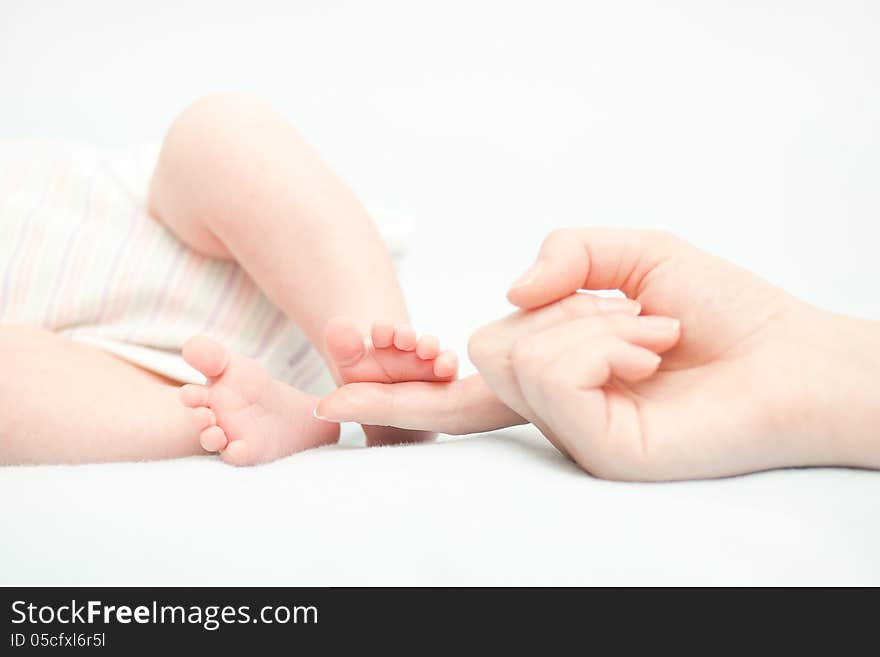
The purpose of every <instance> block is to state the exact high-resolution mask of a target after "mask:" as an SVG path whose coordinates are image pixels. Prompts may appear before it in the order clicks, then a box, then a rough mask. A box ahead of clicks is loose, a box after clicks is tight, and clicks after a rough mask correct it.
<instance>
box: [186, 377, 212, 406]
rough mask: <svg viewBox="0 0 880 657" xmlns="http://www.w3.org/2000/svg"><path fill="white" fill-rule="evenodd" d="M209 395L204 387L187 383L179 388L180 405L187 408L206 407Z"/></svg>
mask: <svg viewBox="0 0 880 657" xmlns="http://www.w3.org/2000/svg"><path fill="white" fill-rule="evenodd" d="M209 397H210V394H209V393H208V389H207V388H206V387H205V386H198V385H195V384H192V383H187V384H186V385H185V386H182V387H181V388H180V403H181V404H183V405H184V406H186V407H188V408H198V407H199V406H207V405H208V399H209Z"/></svg>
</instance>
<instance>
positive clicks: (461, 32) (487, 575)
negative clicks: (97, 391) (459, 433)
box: [0, 0, 880, 584]
mask: <svg viewBox="0 0 880 657" xmlns="http://www.w3.org/2000/svg"><path fill="white" fill-rule="evenodd" d="M180 4H183V3H171V2H159V1H152V2H144V3H131V2H109V1H100V2H99V1H94V2H88V3H64V2H47V1H46V0H36V1H34V2H27V3H25V2H12V1H11V0H0V81H2V82H0V132H2V133H3V134H8V135H13V136H20V135H36V136H51V137H61V138H77V139H83V140H86V141H93V142H97V143H101V144H111V145H123V144H131V143H141V142H144V141H151V140H154V139H157V138H159V137H161V134H162V130H163V128H164V127H165V125H167V123H168V122H169V121H170V119H171V118H172V117H173V115H174V114H175V112H177V111H179V109H180V108H181V107H182V106H183V105H184V104H186V103H187V102H189V101H191V100H192V99H194V98H196V97H198V96H199V95H201V94H204V93H206V92H209V91H214V90H221V89H237V90H244V91H249V92H253V93H255V94H257V95H260V96H263V97H265V98H266V99H267V100H269V101H270V102H271V103H272V104H274V105H275V106H276V107H278V108H279V109H280V110H281V111H282V112H284V113H285V114H286V115H288V116H290V117H291V119H292V120H294V121H295V122H296V123H297V124H298V125H299V127H300V128H301V130H302V131H303V132H304V133H305V134H306V136H307V137H308V138H309V139H310V140H311V141H312V142H313V143H314V144H315V145H316V146H317V147H318V148H319V149H320V150H321V152H322V153H323V154H324V155H325V157H326V158H327V159H328V160H329V161H330V162H332V163H333V164H334V165H335V166H337V168H338V169H339V170H340V171H341V172H342V173H343V175H344V176H345V177H346V178H347V179H348V180H349V181H350V182H351V183H352V185H353V186H354V187H355V189H356V190H357V191H358V193H359V194H360V195H361V196H362V198H363V199H364V200H365V202H366V203H367V204H368V205H370V206H379V207H386V208H389V209H392V210H397V211H399V212H400V213H402V214H405V215H408V216H412V217H415V218H416V219H417V220H418V226H417V234H416V237H415V240H414V244H413V248H412V251H411V252H410V256H409V258H408V260H407V262H406V264H405V266H404V268H403V270H402V276H403V282H404V287H405V288H406V291H407V294H408V296H409V298H410V299H411V301H412V306H413V315H414V318H415V320H416V323H417V325H418V326H419V327H420V328H424V329H426V330H431V331H436V332H438V333H439V334H440V335H441V336H442V337H443V338H444V340H445V341H446V342H447V343H451V344H452V345H454V346H457V347H458V348H459V349H461V348H462V346H463V345H464V342H465V338H466V336H467V334H468V333H469V332H470V331H472V330H473V329H474V328H476V327H477V326H479V325H480V324H481V323H483V322H485V321H487V320H490V319H493V318H494V317H497V316H498V315H500V314H502V313H504V312H507V310H508V308H507V306H506V304H505V302H504V300H503V296H502V294H503V290H504V288H505V286H506V284H507V283H508V282H509V281H510V280H512V279H513V278H514V277H515V275H516V274H518V273H519V270H520V269H523V268H524V267H525V266H526V264H527V263H528V261H529V260H530V258H531V257H532V255H533V254H534V252H535V250H536V248H537V244H538V242H539V241H540V239H541V237H542V236H543V235H544V234H546V233H547V232H548V231H549V230H550V229H551V228H553V227H555V226H558V225H572V224H587V223H594V224H610V225H626V226H644V227H662V228H667V229H670V230H673V231H675V232H677V233H679V234H681V235H683V236H684V237H686V238H688V239H691V240H692V241H694V242H696V243H698V244H700V245H701V246H703V247H705V248H707V249H709V250H711V251H714V252H716V253H718V254H720V255H723V256H725V257H728V258H731V259H734V260H736V261H737V262H739V263H741V264H743V265H744V266H746V267H748V268H750V269H752V270H754V271H756V272H758V273H759V274H762V275H763V276H765V277H767V278H769V279H770V280H772V281H774V282H776V283H778V284H780V285H782V286H783V287H786V288H787V289H789V290H791V291H792V292H794V293H795V294H797V295H799V296H801V297H803V298H806V299H809V300H810V301H812V302H814V303H817V304H820V305H823V306H825V307H828V308H832V309H836V310H839V311H843V312H852V313H859V314H862V315H865V316H870V317H874V318H880V294H878V289H880V284H878V283H880V266H878V264H877V248H878V246H877V245H878V243H880V221H878V217H880V185H878V172H880V121H878V119H877V117H878V116H880V40H878V39H877V34H878V32H880V5H878V4H877V3H873V2H831V1H827V2H802V1H798V2H795V1H788V2H774V3H770V4H767V3H731V2H718V1H716V2H711V1H710V2H706V1H703V0H700V1H697V0H694V1H693V2H676V3H653V2H649V1H648V0H638V1H630V2H615V3H608V2H592V3H591V2H574V1H573V2H541V3H528V4H520V3H512V2H504V3H501V2H498V3H490V2H485V3H474V2H454V1H451V2H445V3H442V4H436V3H435V5H432V6H431V8H430V10H429V9H427V8H426V5H424V3H408V2H403V1H402V0H401V1H389V0H376V1H375V2H370V3H366V4H365V3H358V2H338V1H337V2H333V1H329V2H321V3H313V2H302V3H291V2H260V1H254V2H248V3H234V4H233V3H227V2H207V1H206V0H202V1H197V2H189V3H185V6H184V7H179V6H178V5H180ZM670 4H671V6H670ZM734 5H736V6H734ZM466 371H468V370H467V368H466ZM529 435H530V433H529V432H528V431H526V430H522V429H520V430H515V431H513V432H504V433H502V434H498V435H493V436H489V437H479V438H474V439H467V440H456V441H453V442H451V443H445V444H441V445H430V446H420V447H417V448H409V449H382V450H372V451H366V450H358V449H354V448H351V447H342V448H334V449H324V450H319V451H316V452H313V453H309V454H306V455H301V456H298V457H295V458H291V459H287V460H285V461H282V462H280V463H277V464H274V465H271V466H266V467H261V468H255V469H251V470H233V469H229V468H226V467H224V466H223V465H222V464H220V463H217V462H215V461H212V460H189V461H183V462H176V463H164V464H145V465H113V466H88V467H77V468H72V467H67V468H38V469H19V468H16V469H5V470H2V471H0V522H2V526H3V532H4V539H3V541H2V542H0V583H12V582H15V583H38V582H40V583H48V582H54V583H60V582H65V583H74V582H77V583H117V584H120V583H156V584H158V583H168V584H173V583H196V582H200V583H226V582H236V583H265V584H330V583H334V584H344V583H349V584H354V583H388V584H391V583H397V584H404V583H421V584H428V583H438V584H439V583H490V582H491V583H659V582H663V583H694V584H701V583H719V582H723V583H835V584H838V583H864V584H868V583H871V584H880V573H878V570H880V558H878V556H877V555H878V554H880V508H878V500H880V495H878V493H880V490H878V489H880V475H878V474H877V473H867V472H858V471H850V470H797V471H783V472H775V473H766V474H759V475H752V476H749V477H741V478H735V479H729V480H723V481H712V482H694V483H685V484H663V485H627V484H613V483H606V482H601V481H597V480H594V479H591V478H590V477H587V476H585V475H583V474H581V473H579V472H577V471H576V469H574V468H573V466H571V465H570V464H568V463H566V462H565V461H563V460H562V459H561V457H559V456H557V455H556V454H555V453H554V452H553V451H552V450H550V448H549V447H547V446H546V445H543V443H540V442H537V443H532V442H530V439H529V438H528V436H529ZM524 436H525V437H524Z"/></svg>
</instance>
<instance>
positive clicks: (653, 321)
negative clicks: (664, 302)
mask: <svg viewBox="0 0 880 657" xmlns="http://www.w3.org/2000/svg"><path fill="white" fill-rule="evenodd" d="M639 320H640V321H641V322H642V325H643V326H644V327H645V328H646V329H648V330H651V331H662V332H663V333H672V332H673V331H677V330H678V326H679V324H680V323H681V322H679V321H678V320H677V319H674V318H672V317H661V316H659V315H654V316H648V317H639Z"/></svg>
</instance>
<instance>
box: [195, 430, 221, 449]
mask: <svg viewBox="0 0 880 657" xmlns="http://www.w3.org/2000/svg"><path fill="white" fill-rule="evenodd" d="M226 442H227V441H226V432H225V431H223V429H221V428H220V427H217V426H214V427H208V428H207V429H205V430H204V431H202V433H201V434H200V435H199V444H201V446H202V449H204V450H205V451H207V452H219V451H220V450H221V449H223V448H224V447H226Z"/></svg>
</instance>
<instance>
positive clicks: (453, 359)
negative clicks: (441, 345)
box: [434, 351, 458, 379]
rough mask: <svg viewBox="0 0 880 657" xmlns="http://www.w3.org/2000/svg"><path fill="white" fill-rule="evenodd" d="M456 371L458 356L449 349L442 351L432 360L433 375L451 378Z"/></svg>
mask: <svg viewBox="0 0 880 657" xmlns="http://www.w3.org/2000/svg"><path fill="white" fill-rule="evenodd" d="M457 372H458V356H456V355H455V354H454V353H453V352H451V351H444V352H443V353H441V354H440V355H439V356H437V360H435V361H434V376H436V377H438V378H440V379H452V378H454V377H455V375H456V374H457Z"/></svg>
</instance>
